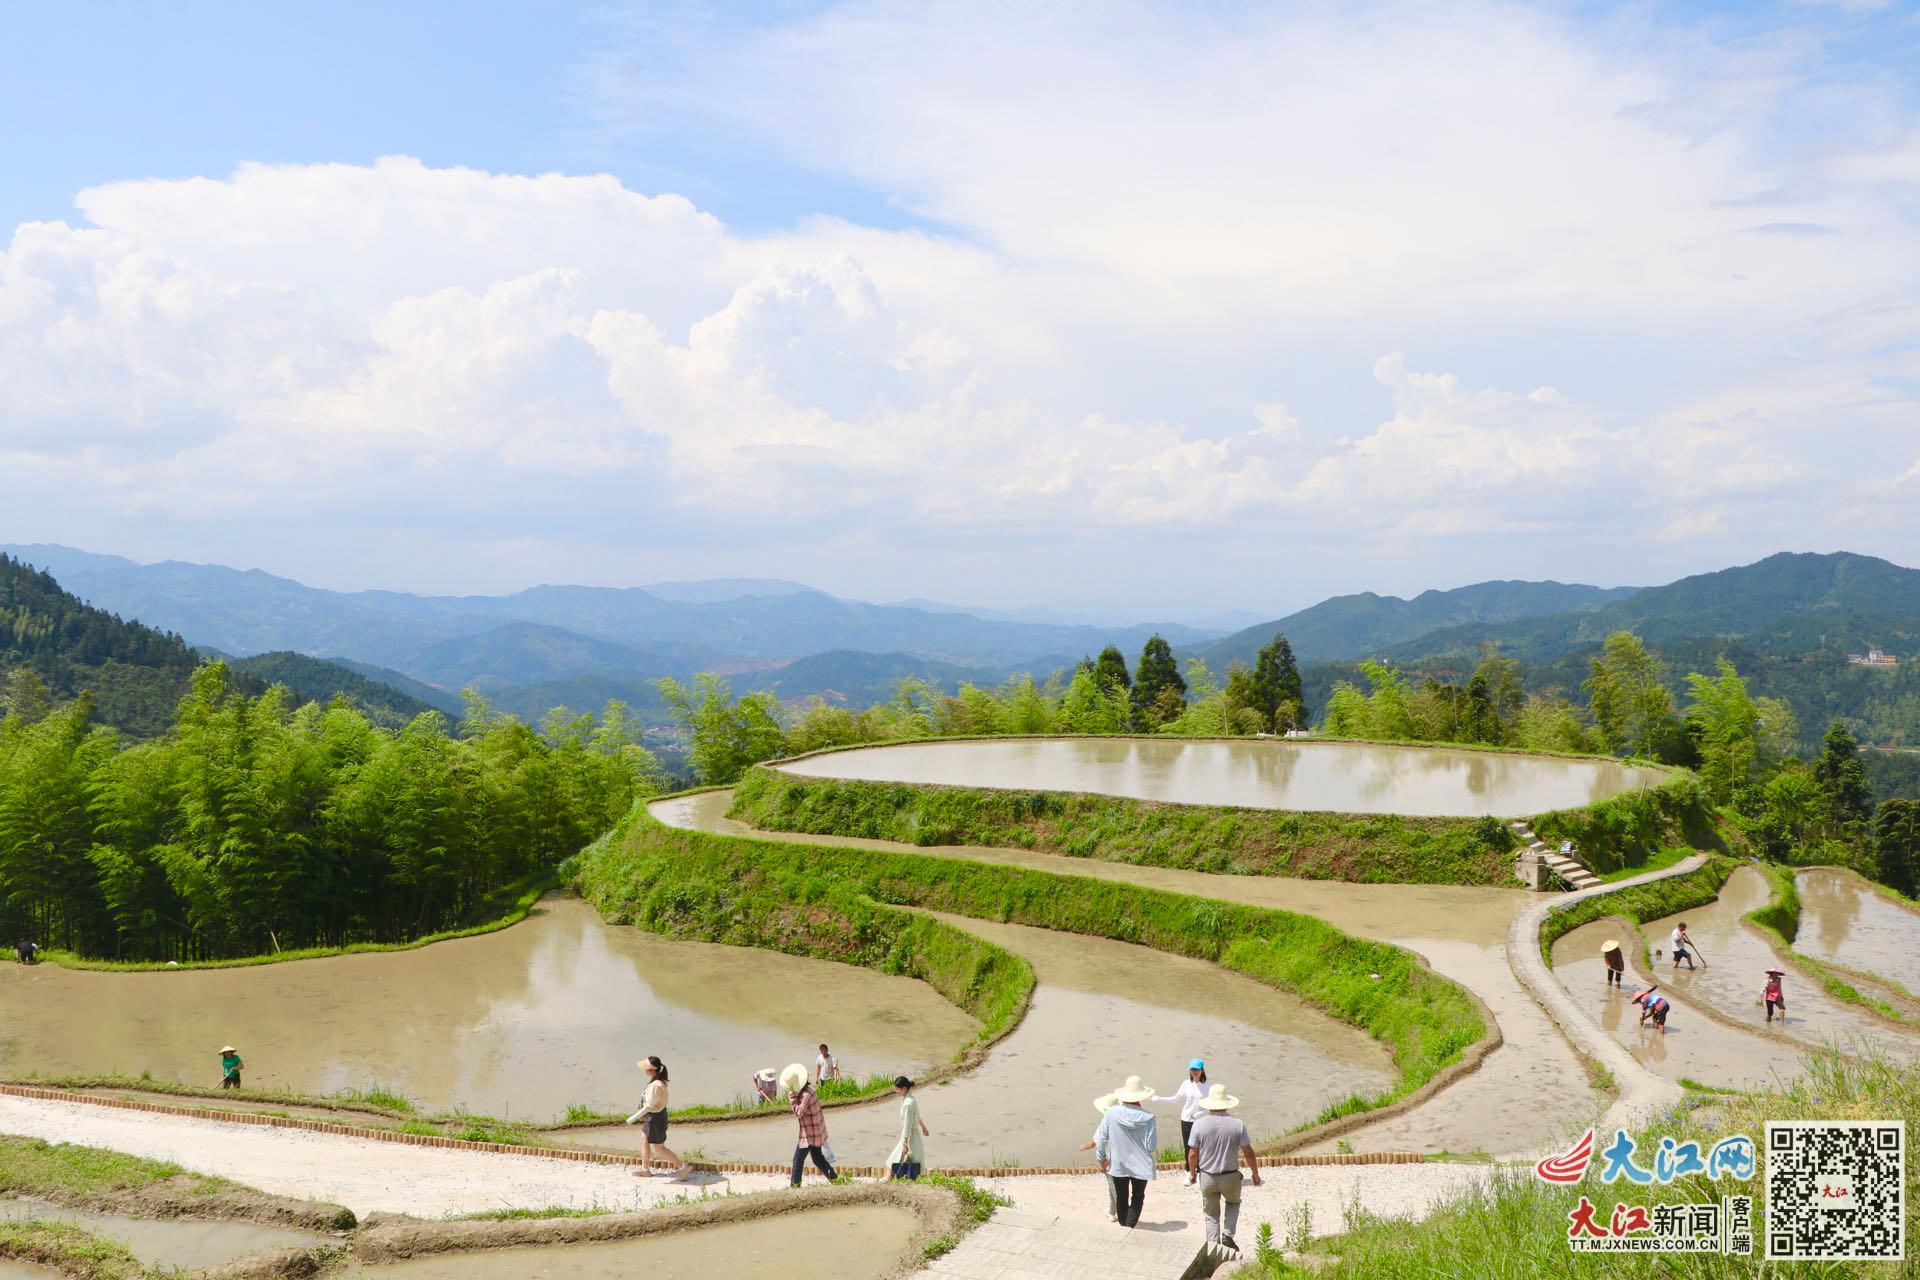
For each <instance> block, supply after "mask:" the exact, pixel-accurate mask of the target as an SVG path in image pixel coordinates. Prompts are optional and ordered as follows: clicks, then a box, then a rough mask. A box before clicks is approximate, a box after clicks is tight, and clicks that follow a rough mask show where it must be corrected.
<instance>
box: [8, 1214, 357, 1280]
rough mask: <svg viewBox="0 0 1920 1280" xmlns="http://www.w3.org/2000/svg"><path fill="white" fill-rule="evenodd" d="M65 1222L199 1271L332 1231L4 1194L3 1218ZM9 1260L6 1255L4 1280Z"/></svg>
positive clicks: (170, 1265)
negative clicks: (97, 1209)
mask: <svg viewBox="0 0 1920 1280" xmlns="http://www.w3.org/2000/svg"><path fill="white" fill-rule="evenodd" d="M28 1220H38V1221H41V1222H61V1223H67V1224H70V1225H72V1226H76V1227H79V1228H80V1229H81V1230H83V1231H87V1232H90V1233H92V1234H93V1235H96V1236H99V1237H101V1238H102V1239H106V1240H112V1241H115V1242H117V1243H119V1244H123V1245H125V1246H126V1247H127V1248H128V1249H129V1250H131V1251H132V1253H133V1256H134V1257H136V1258H138V1259H140V1261H142V1262H144V1263H146V1264H147V1265H148V1266H149V1267H155V1268H159V1269H161V1270H171V1269H174V1268H178V1269H179V1270H181V1271H193V1270H197V1269H199V1268H201V1267H212V1266H218V1265H219V1264H221V1263H223V1262H231V1261H233V1260H234V1259H235V1258H244V1257H246V1256H247V1255H248V1254H254V1253H265V1252H266V1251H268V1250H270V1249H287V1248H295V1247H297V1248H302V1249H305V1248H310V1247H312V1246H314V1245H317V1244H325V1243H327V1242H328V1237H327V1236H324V1235H319V1234H317V1233H315V1232H311V1231H291V1230H288V1229H287V1228H285V1227H266V1226H260V1225H258V1224H256V1223H252V1222H206V1221H200V1220H198V1219H192V1218H129V1217H123V1216H122V1215H120V1214H114V1213H94V1212H91V1211H89V1210H85V1209H66V1208H61V1207H60V1206H58V1205H51V1204H44V1203H42V1202H40V1201H38V1200H0V1222H25V1221H28ZM9 1265H20V1264H9V1263H7V1262H5V1261H0V1280H5V1278H6V1277H7V1275H8V1273H7V1271H6V1268H7V1267H8V1266H9ZM21 1274H22V1275H57V1274H58V1273H57V1272H54V1271H44V1272H42V1271H31V1270H28V1271H24V1272H22V1273H21Z"/></svg>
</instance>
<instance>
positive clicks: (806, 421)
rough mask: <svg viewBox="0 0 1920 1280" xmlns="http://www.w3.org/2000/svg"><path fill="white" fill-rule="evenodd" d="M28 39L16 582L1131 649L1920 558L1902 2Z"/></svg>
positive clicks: (1918, 139)
mask: <svg viewBox="0 0 1920 1280" xmlns="http://www.w3.org/2000/svg"><path fill="white" fill-rule="evenodd" d="M9 20H10V28H9V38H8V40H7V41H6V43H5V45H4V47H0V110H4V111H5V112H6V113H7V115H8V117H9V119H10V120H11V121H12V122H13V127H10V128H9V129H8V130H6V132H5V134H4V137H5V139H6V140H5V141H4V142H0V507H4V508H5V509H6V510H7V512H8V513H9V518H8V519H7V520H6V522H5V523H6V525H7V528H6V529H5V531H4V532H5V533H6V535H7V536H6V539H5V540H11V541H20V542H29V541H61V542H67V543H71V544H74V545H79V546H83V547H87V548H89V549H93V550H99V551H109V552H117V553H121V554H127V555H132V556H135V557H137V558H141V559H159V558H166V557H175V558H183V559H196V560H211V561H219V562H224V563H233V564H242V565H258V566H259V567H262V568H267V569H270V570H273V571H275V572H280V573H285V574H289V575H291V576H295V577H300V578H302V579H304V580H308V581H312V582H315V583H318V584H321V585H327V586H339V587H361V586H388V587H398V588H410V589H428V590H508V589H513V588H515V587H518V586H522V585H526V584H528V583H531V582H538V581H593V582H609V583H625V582H642V581H651V580H660V579H666V578H686V577H696V576H704V575H716V576H717V575H748V576H781V577H792V578H799V579H803V580H807V581H811V582H814V583H816V584H818V585H821V586H823V587H826V588H827V589H830V590H835V591H839V592H842V593H844V594H849V595H857V596H865V597H869V598H895V597H902V596H911V595H918V596H928V597H936V598H942V597H944V598H949V599H953V598H960V599H966V600H969V601H976V602H981V603H989V604H1001V605H1008V606H1013V605H1023V604H1037V603H1040V604H1050V605H1060V606H1066V607H1079V608H1087V609H1094V610H1098V611H1100V612H1102V613H1109V614H1118V615H1122V616H1124V615H1130V614H1131V615H1137V616H1143V617H1144V616H1178V615H1182V614H1185V615H1197V614H1202V613H1209V612H1214V611H1217V610H1221V609H1227V608H1249V609H1254V610H1259V611H1263V612H1264V611H1268V610H1273V611H1281V610H1284V609H1288V608H1292V607H1296V606H1298V605H1302V604H1305V603H1309V602H1311V601H1312V600H1314V599H1317V598H1319V597H1321V596H1324V595H1327V594H1333V593H1337V592H1343V591H1353V590H1364V589H1372V590H1380V591H1392V592H1398V593H1402V594H1406V593H1412V592H1417V591H1419V590H1421V589H1424V588H1427V587H1433V586H1450V585H1457V584H1460V583H1464V582H1468V581H1475V580H1480V579H1485V578H1493V577H1556V578H1560V579H1563V580H1576V579H1577V580H1586V581H1595V582H1601V583H1606V584H1614V583H1622V582H1648V581H1658V580H1663V579H1666V578H1670V577H1674V576H1678V575H1680V574H1683V573H1687V572H1693V571H1698V570H1702V569H1708V568H1714V567H1719V566H1721V565H1725V564H1730V563H1737V562H1744V561H1748V560H1752V559H1756V558H1758V557H1760V556H1763V555H1766V554H1769V553H1771V552H1773V551H1777V550H1782V549H1796V550H1799V549H1811V550H1833V549H1840V548H1846V549H1851V550H1858V551H1863V552H1868V553H1872V554H1880V555H1885V556H1888V557H1890V558H1893V559H1896V560H1901V561H1903V562H1906V563H1910V564H1911V563H1920V519H1916V515H1915V512H1916V511H1920V413H1916V399H1915V395H1914V391H1915V388H1916V386H1920V306H1916V304H1915V303H1914V301H1913V299H1915V298H1916V297H1920V235H1917V234H1916V226H1915V220H1916V216H1917V215H1920V109H1917V108H1916V95H1915V77H1914V75H1913V71H1914V66H1915V56H1914V55H1915V51H1916V32H1920V24H1917V23H1916V19H1915V11H1914V5H1912V4H1910V3H1908V4H1881V5H1876V4H1871V3H1852V4H1817V3H1782V4H1772V5H1731V4H1727V5H1711V6H1695V7H1691V8H1677V7H1673V6H1646V5H1632V6H1603V5H1578V6H1537V7H1527V6H1515V5H1493V4H1478V3H1472V2H1471V0H1463V2H1462V3H1458V4H1452V5H1447V6H1434V5H1417V4H1396V3H1372V4H1360V5H1332V4H1300V5H1270V6H1243V5H1235V4H1206V5H1178V6H1174V5H1150V4H1129V3H1119V2H1115V3H1101V4H1094V3H1090V2H1089V3H1078V4H1076V3H1073V2H1072V0H1063V3H1061V4H1057V5H1050V6H1044V7H1042V6H1030V5H1018V4H996V3H990V2H988V0H978V2H976V3H968V4H959V3H940V2H938V0H930V2H928V3H920V4H913V5H905V4H888V3H873V2H870V3H859V4H847V3H840V4H833V3H818V4H806V5H799V4H794V5H785V4H767V5H761V6H753V7H734V8H715V7H709V6H696V5H670V6H646V7H623V6H617V5H591V6H577V7H565V6H559V5H550V6H523V5H515V6H509V5H461V6H452V5H426V4H415V5H386V6H373V5H357V4H349V5H331V6H325V7H322V6H297V7H290V6H282V7H270V6H239V5H180V6H168V7H166V8H165V9H164V10H162V9H161V8H160V7H158V6H132V5H116V6H108V7H104V8H90V9H86V10H81V9H78V8H75V7H72V6H37V7H34V8H20V9H17V10H16V11H14V12H12V13H11V14H10V15H9ZM1117 566H1124V567H1125V568H1124V571H1117V570H1116V567H1117Z"/></svg>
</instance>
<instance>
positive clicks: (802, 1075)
mask: <svg viewBox="0 0 1920 1280" xmlns="http://www.w3.org/2000/svg"><path fill="white" fill-rule="evenodd" d="M780 1087H781V1088H782V1089H785V1090H786V1091H787V1092H788V1093H798V1092H800V1091H801V1090H802V1089H804V1088H806V1087H807V1069H806V1067H805V1066H803V1065H802V1064H800V1063H798V1062H794V1063H789V1064H788V1065H787V1066H786V1067H784V1068H782V1069H781V1072H780Z"/></svg>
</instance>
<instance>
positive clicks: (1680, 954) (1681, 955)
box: [1673, 947, 1693, 964]
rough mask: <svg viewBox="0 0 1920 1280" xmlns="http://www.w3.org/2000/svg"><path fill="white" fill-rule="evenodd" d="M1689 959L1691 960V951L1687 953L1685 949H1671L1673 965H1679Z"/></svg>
mask: <svg viewBox="0 0 1920 1280" xmlns="http://www.w3.org/2000/svg"><path fill="white" fill-rule="evenodd" d="M1691 959H1693V953H1692V952H1691V951H1688V950H1687V949H1686V948H1685V947H1675V948H1674V949H1673V962H1674V963H1675V964H1679V963H1680V962H1681V961H1682V960H1691Z"/></svg>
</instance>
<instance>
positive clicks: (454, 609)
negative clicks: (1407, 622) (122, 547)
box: [4, 544, 1219, 714]
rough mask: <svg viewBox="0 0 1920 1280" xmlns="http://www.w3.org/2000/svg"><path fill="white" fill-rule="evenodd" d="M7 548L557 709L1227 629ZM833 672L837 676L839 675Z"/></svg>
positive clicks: (217, 615) (758, 587)
mask: <svg viewBox="0 0 1920 1280" xmlns="http://www.w3.org/2000/svg"><path fill="white" fill-rule="evenodd" d="M4 550H6V551H8V552H9V553H11V554H14V555H15V556H17V558H19V559H21V560H23V561H25V562H27V563H29V564H33V565H37V566H40V567H42V568H45V569H47V570H48V571H49V572H51V573H52V574H53V575H54V576H55V577H56V578H57V579H59V581H60V583H61V584H62V586H64V587H65V588H66V589H67V590H69V591H71V592H73V593H74V594H75V595H77V596H79V597H81V598H83V599H85V600H88V601H91V602H92V603H93V604H95V605H98V606H99V607H101V608H103V609H107V610H111V611H112V612H114V613H117V614H119V615H121V616H123V617H137V618H139V619H141V620H142V621H143V622H146V623H148V624H149V625H151V626H154V627H157V628H161V629H164V630H167V631H172V632H175V633H178V634H179V635H181V636H183V637H185V638H186V639H187V640H188V641H189V642H190V643H192V644H195V645H198V646H202V647H206V648H210V649H214V650H218V651H220V652H222V653H226V654H233V655H236V656H238V657H246V656H249V655H254V654H261V653H270V652H281V651H291V652H295V653H302V654H308V655H312V656H315V657H327V658H333V657H344V658H347V659H351V660H352V661H353V662H355V663H360V664H366V665H367V666H370V667H379V668H384V669H386V670H389V671H394V672H399V673H400V674H402V675H403V676H405V677H407V678H408V679H411V680H414V681H417V682H419V683H420V684H422V685H425V686H428V687H430V688H433V689H438V690H441V691H444V692H446V693H454V692H457V691H458V690H460V689H462V688H473V689H477V690H480V691H482V692H485V693H486V694H487V695H488V696H489V697H490V698H493V699H495V700H496V701H497V702H499V703H500V705H502V706H503V707H513V708H519V709H523V710H525V709H533V711H534V714H538V711H540V710H544V709H545V708H544V706H540V705H539V704H541V703H543V702H545V703H546V705H554V704H553V703H551V702H547V699H550V698H551V699H559V698H561V697H563V696H564V697H566V698H569V699H581V698H584V696H586V695H588V694H595V695H598V694H600V693H604V692H607V691H609V690H614V691H617V692H614V693H613V694H611V695H610V696H619V697H623V698H626V699H627V700H629V701H631V702H633V703H634V704H635V705H636V707H641V708H644V707H646V706H648V705H655V704H657V702H658V698H657V695H656V694H655V693H654V692H653V688H652V686H653V682H654V681H655V680H657V679H658V678H659V677H661V676H669V675H670V676H678V677H685V676H690V675H692V674H694V673H695V672H699V671H714V672H717V673H720V674H723V675H730V676H740V677H743V678H746V677H751V678H750V679H748V680H747V683H746V684H745V685H744V686H743V687H754V686H755V684H756V683H768V684H773V685H778V686H779V689H780V692H781V696H783V697H804V696H808V695H811V694H816V693H818V694H826V693H828V692H837V691H839V687H840V686H841V685H851V686H856V687H858V688H860V689H867V688H871V687H872V685H873V680H872V679H866V680H863V681H862V680H847V679H845V678H844V677H845V676H846V675H847V674H848V670H847V662H846V660H845V659H844V658H836V659H833V660H831V661H826V662H816V663H814V664H813V665H812V666H811V667H802V668H800V670H799V671H798V672H795V673H792V674H791V675H789V676H786V677H777V676H763V675H760V674H756V673H766V672H770V671H773V670H775V669H777V668H781V667H783V666H785V665H786V664H790V663H793V662H795V661H796V660H798V659H804V658H810V657H813V656H815V655H828V654H844V653H847V652H860V653H875V654H887V655H910V657H911V658H912V659H916V660H919V661H921V662H923V663H926V664H929V668H928V669H929V670H931V671H936V672H939V673H941V674H942V675H943V676H944V675H945V674H946V673H947V671H948V670H949V669H952V670H965V671H968V672H971V673H973V677H972V678H975V679H981V678H994V677H997V676H998V675H999V674H1000V673H1003V672H1005V671H1008V670H1011V669H1015V668H1019V667H1021V666H1022V665H1023V664H1027V665H1031V664H1035V663H1037V662H1039V661H1041V660H1042V659H1045V660H1049V661H1055V662H1071V661H1072V660H1073V659H1074V658H1077V657H1078V656H1079V655H1081V654H1088V653H1097V652H1099V650H1100V649H1101V648H1102V647H1103V646H1105V645H1108V644H1117V645H1119V646H1120V647H1121V648H1122V649H1124V650H1126V651H1127V652H1129V653H1132V652H1137V651H1138V650H1139V648H1140V647H1141V645H1143V644H1144V643H1145V642H1146V640H1147V638H1148V637H1149V636H1151V635H1154V634H1156V633H1157V634H1160V635H1163V636H1165V637H1166V638H1167V639H1168V640H1169V641H1170V642H1171V643H1173V644H1175V645H1187V646H1190V645H1194V644H1200V643H1205V642H1206V641H1209V640H1211V639H1213V638H1215V637H1216V636H1217V635H1218V634H1219V633H1218V632H1216V631H1209V630H1204V629H1201V628H1196V627H1189V626H1183V625H1181V624H1178V623H1163V624H1158V625H1153V624H1136V625H1132V626H1095V625H1086V624H1073V625H1066V624H1059V623H1050V622H1032V621H1020V620H1013V619H1007V618H980V617H975V616H973V615H971V614H967V613H961V612H953V611H937V610H936V609H930V608H920V607H916V606H910V605H877V604H868V603H864V602H861V601H856V600H842V599H840V598H838V597H835V596H831V595H828V594H826V593H825V592H822V591H816V590H814V589H812V588H810V587H807V586H805V585H803V584H801V583H796V582H787V581H783V580H778V579H761V578H731V579H713V580H708V581H698V582H669V583H658V584H655V585H653V586H650V587H631V588H613V587H581V586H539V587H533V588H530V589H528V590H525V591H519V592H515V593H513V594H511V595H506V596H420V595H411V594H408V593H405V592H394V591H352V592H342V591H328V590H323V589H320V588H315V587H309V586H306V585H304V584H302V583H299V582H295V581H293V580H292V579H289V578H282V577H277V576H275V575H273V574H269V573H265V572H262V571H261V570H258V569H250V570H240V569H231V568H227V567H225V566H222V565H199V564H186V563H182V562H179V561H167V562H164V563H160V564H147V565H143V564H139V563H136V562H135V561H132V560H129V559H126V558H125V557H122V556H110V555H98V554H94V553H92V552H86V551H79V550H75V549H74V548H71V547H62V546H56V545H44V544H42V545H31V546H17V547H9V548H4ZM1062 655H1068V656H1064V657H1063V656H1062ZM881 665H883V666H884V665H886V664H881ZM894 665H897V662H896V663H895V664H894ZM1048 669H1049V670H1051V668H1048ZM809 671H812V672H814V673H815V674H814V675H813V676H809V675H808V672H809ZM829 672H832V673H833V674H832V677H831V679H832V681H833V683H827V681H828V680H829V674H828V673H829ZM803 686H805V687H803ZM568 705H573V706H576V707H579V706H582V705H584V704H583V702H581V701H570V702H569V703H568Z"/></svg>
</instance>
